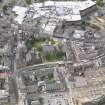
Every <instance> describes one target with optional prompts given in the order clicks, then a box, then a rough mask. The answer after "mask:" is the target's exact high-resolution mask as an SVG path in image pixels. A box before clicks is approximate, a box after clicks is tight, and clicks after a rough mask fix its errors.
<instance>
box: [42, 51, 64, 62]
mask: <svg viewBox="0 0 105 105" xmlns="http://www.w3.org/2000/svg"><path fill="white" fill-rule="evenodd" d="M63 57H64V53H63V52H52V53H43V60H44V62H54V61H60V60H63Z"/></svg>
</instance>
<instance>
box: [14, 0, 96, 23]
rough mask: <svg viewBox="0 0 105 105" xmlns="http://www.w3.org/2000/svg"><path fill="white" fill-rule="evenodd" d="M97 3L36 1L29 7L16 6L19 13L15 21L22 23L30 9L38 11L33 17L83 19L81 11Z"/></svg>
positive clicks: (88, 0)
mask: <svg viewBox="0 0 105 105" xmlns="http://www.w3.org/2000/svg"><path fill="white" fill-rule="evenodd" d="M95 4H96V3H95V2H94V1H91V0H86V1H45V2H44V3H34V4H32V5H30V6H29V7H20V6H15V7H14V8H13V11H14V12H15V13H16V14H17V17H16V18H15V21H17V22H18V23H19V24H22V22H23V20H24V17H25V16H26V14H27V13H29V11H34V12H35V11H36V12H35V13H34V14H32V15H33V16H32V17H33V18H37V17H41V16H48V17H49V16H53V17H54V16H56V17H57V18H59V19H62V20H63V19H64V20H66V21H77V20H81V15H80V11H81V10H85V9H87V8H89V7H91V6H93V5H95ZM46 14H47V15H46Z"/></svg>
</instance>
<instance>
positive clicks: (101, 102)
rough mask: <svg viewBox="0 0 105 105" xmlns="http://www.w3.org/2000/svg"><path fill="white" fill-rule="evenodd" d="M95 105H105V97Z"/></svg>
mask: <svg viewBox="0 0 105 105" xmlns="http://www.w3.org/2000/svg"><path fill="white" fill-rule="evenodd" d="M95 105H105V96H102V97H100V98H99V99H98V101H96V102H95Z"/></svg>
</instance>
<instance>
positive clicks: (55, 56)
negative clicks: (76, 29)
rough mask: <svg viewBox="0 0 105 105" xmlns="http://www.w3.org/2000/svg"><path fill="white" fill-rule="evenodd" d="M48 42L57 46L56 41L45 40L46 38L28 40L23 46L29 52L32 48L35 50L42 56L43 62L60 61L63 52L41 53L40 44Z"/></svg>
mask: <svg viewBox="0 0 105 105" xmlns="http://www.w3.org/2000/svg"><path fill="white" fill-rule="evenodd" d="M45 41H46V42H48V43H50V44H52V45H54V44H58V42H57V41H55V40H53V39H46V38H37V39H34V38H32V39H28V40H27V41H26V42H25V44H26V46H27V48H28V49H29V50H30V49H31V48H32V47H34V48H36V49H37V50H38V51H39V52H40V53H41V55H42V58H43V61H44V62H54V61H60V60H62V59H63V57H64V53H63V52H50V53H45V52H43V51H42V44H43V43H45Z"/></svg>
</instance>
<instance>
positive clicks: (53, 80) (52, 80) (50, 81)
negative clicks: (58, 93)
mask: <svg viewBox="0 0 105 105" xmlns="http://www.w3.org/2000/svg"><path fill="white" fill-rule="evenodd" d="M55 82H56V80H55V79H54V78H52V79H50V80H48V84H52V83H55Z"/></svg>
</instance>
